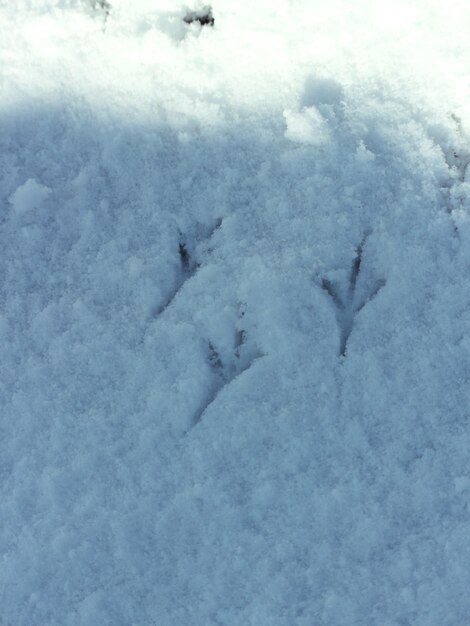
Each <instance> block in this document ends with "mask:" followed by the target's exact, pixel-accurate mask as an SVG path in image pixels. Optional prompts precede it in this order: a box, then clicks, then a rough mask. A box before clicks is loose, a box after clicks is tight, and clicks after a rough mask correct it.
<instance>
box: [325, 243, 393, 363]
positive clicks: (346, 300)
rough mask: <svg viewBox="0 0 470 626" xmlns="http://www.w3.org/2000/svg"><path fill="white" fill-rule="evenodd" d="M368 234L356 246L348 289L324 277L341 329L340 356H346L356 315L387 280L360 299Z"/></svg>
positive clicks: (375, 285)
mask: <svg viewBox="0 0 470 626" xmlns="http://www.w3.org/2000/svg"><path fill="white" fill-rule="evenodd" d="M367 237H368V235H366V236H365V237H364V238H363V240H362V242H361V243H360V244H359V245H358V247H357V248H356V256H355V257H354V259H353V262H352V265H351V270H350V273H349V284H348V287H347V289H346V291H344V290H342V289H341V287H340V285H338V284H337V283H335V282H334V281H331V280H329V279H328V278H323V279H322V281H321V288H322V289H323V290H324V291H325V292H326V293H327V294H328V296H329V297H330V298H331V301H332V303H333V305H334V307H335V314H336V321H337V323H338V327H339V331H340V343H339V356H342V357H345V356H346V352H347V347H348V341H349V337H350V335H351V332H352V329H353V326H354V321H355V317H356V315H357V314H358V313H359V312H360V311H361V310H362V309H363V308H364V307H365V306H366V304H367V303H368V302H370V301H371V300H373V299H374V298H375V296H376V295H377V294H378V293H379V291H380V290H381V289H382V287H384V286H385V280H383V279H381V280H378V281H376V282H375V284H374V285H373V286H372V289H371V290H370V291H369V295H368V296H367V297H365V298H362V299H361V300H358V297H357V292H356V287H357V282H358V280H359V277H360V274H361V267H362V262H363V252H364V245H365V243H366V241H367Z"/></svg>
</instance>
